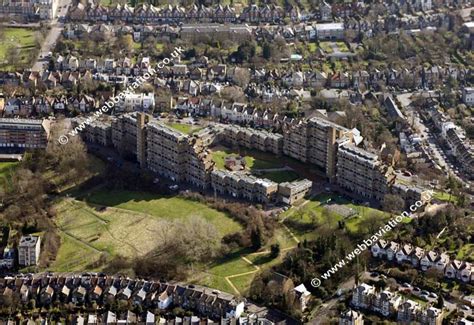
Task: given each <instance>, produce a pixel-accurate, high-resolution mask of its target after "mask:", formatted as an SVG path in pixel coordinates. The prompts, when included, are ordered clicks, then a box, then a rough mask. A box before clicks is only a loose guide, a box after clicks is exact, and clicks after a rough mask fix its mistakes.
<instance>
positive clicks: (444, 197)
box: [433, 192, 458, 203]
mask: <svg viewBox="0 0 474 325" xmlns="http://www.w3.org/2000/svg"><path fill="white" fill-rule="evenodd" d="M433 197H434V198H435V199H437V200H440V201H446V202H453V203H457V201H458V197H457V196H456V195H450V194H449V193H446V192H435V194H434V195H433Z"/></svg>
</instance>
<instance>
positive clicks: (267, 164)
mask: <svg viewBox="0 0 474 325" xmlns="http://www.w3.org/2000/svg"><path fill="white" fill-rule="evenodd" d="M219 149H220V150H214V151H212V160H213V161H214V162H215V163H216V168H218V169H225V167H224V158H225V157H227V156H230V155H234V156H236V155H239V154H241V155H243V156H244V159H245V164H246V168H247V169H248V170H252V169H254V170H255V169H271V168H281V167H284V165H283V164H281V163H280V162H279V161H277V160H275V159H273V160H266V159H263V158H256V157H255V156H253V155H252V153H251V151H247V150H242V152H240V153H236V152H234V151H232V150H230V149H223V148H219Z"/></svg>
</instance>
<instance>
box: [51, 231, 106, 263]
mask: <svg viewBox="0 0 474 325" xmlns="http://www.w3.org/2000/svg"><path fill="white" fill-rule="evenodd" d="M60 236H61V246H60V249H59V252H58V255H57V256H56V260H55V261H54V263H53V264H52V265H51V267H50V269H51V270H54V271H57V272H74V271H77V272H80V271H84V270H86V269H87V266H88V265H90V264H91V263H92V262H94V261H96V260H98V259H99V256H100V253H99V252H97V251H95V250H94V249H92V248H90V247H88V246H87V245H85V244H83V243H81V242H80V241H78V240H75V239H73V238H72V237H70V236H68V235H66V234H64V233H61V234H60Z"/></svg>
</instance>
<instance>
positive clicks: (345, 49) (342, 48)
mask: <svg viewBox="0 0 474 325" xmlns="http://www.w3.org/2000/svg"><path fill="white" fill-rule="evenodd" d="M336 45H337V47H338V48H339V51H341V52H350V51H349V48H348V47H347V45H346V43H344V42H336Z"/></svg>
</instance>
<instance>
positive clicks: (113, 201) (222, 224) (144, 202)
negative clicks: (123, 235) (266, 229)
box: [84, 190, 241, 235]
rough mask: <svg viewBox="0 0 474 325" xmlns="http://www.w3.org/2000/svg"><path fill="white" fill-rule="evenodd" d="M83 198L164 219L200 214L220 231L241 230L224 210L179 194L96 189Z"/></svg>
mask: <svg viewBox="0 0 474 325" xmlns="http://www.w3.org/2000/svg"><path fill="white" fill-rule="evenodd" d="M84 198H85V200H86V201H87V202H90V203H93V204H98V205H104V206H110V207H115V208H120V209H125V210H130V211H135V212H139V213H146V214H148V215H151V216H155V217H158V218H161V219H166V220H172V219H183V220H186V219H187V218H189V217H191V216H197V217H202V218H204V219H206V220H207V221H209V222H211V223H213V224H214V225H215V226H216V228H217V230H219V232H220V233H221V234H222V235H226V234H228V233H233V232H236V231H239V230H241V225H240V224H239V223H237V222H236V221H234V220H232V219H231V218H229V217H228V216H226V215H225V214H224V213H222V212H219V211H217V210H214V209H212V208H210V207H208V206H206V205H205V204H202V203H200V202H196V201H191V200H187V199H184V198H180V197H175V196H174V197H173V196H166V197H165V196H160V195H157V194H154V193H149V192H133V191H107V190H97V191H94V192H92V193H87V194H86V195H85V196H84Z"/></svg>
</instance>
